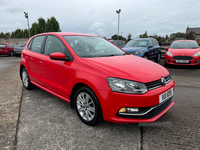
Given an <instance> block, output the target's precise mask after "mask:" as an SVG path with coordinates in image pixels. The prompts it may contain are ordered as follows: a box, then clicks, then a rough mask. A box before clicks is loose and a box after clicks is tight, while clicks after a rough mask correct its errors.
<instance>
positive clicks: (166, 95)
mask: <svg viewBox="0 0 200 150" xmlns="http://www.w3.org/2000/svg"><path fill="white" fill-rule="evenodd" d="M173 95H174V93H173V88H171V89H169V90H168V91H167V92H165V93H163V94H160V95H159V103H162V102H164V101H165V100H167V99H168V98H170V97H172V96H173Z"/></svg>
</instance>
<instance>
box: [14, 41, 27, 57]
mask: <svg viewBox="0 0 200 150" xmlns="http://www.w3.org/2000/svg"><path fill="white" fill-rule="evenodd" d="M25 46H26V43H18V44H17V45H16V46H15V50H14V55H15V56H20V55H21V53H22V51H23V50H24V48H25Z"/></svg>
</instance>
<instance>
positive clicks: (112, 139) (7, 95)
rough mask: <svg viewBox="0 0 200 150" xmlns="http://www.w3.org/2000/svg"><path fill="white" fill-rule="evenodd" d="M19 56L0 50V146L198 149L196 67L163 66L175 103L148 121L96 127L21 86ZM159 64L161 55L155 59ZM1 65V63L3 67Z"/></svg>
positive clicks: (199, 86) (38, 91) (50, 98)
mask: <svg viewBox="0 0 200 150" xmlns="http://www.w3.org/2000/svg"><path fill="white" fill-rule="evenodd" d="M19 61H20V58H19V57H18V58H16V57H2V56H0V79H1V80H0V88H1V90H0V120H1V122H0V149H2V150H4V149H6V150H7V149H9V150H10V149H17V150H27V149H30V150H32V149H34V150H35V149H38V150H39V149H42V150H47V149H48V150H49V149H84V150H85V149H97V150H99V149H100V150H101V149H112V150H113V149H133V150H161V149H162V150H165V149H166V150H174V149H181V150H182V149H186V150H190V149H191V150H200V124H199V123H200V111H199V110H200V101H199V97H200V79H199V75H200V69H196V68H190V67H169V68H167V69H168V70H169V71H170V73H171V76H172V79H173V80H174V81H175V83H176V86H175V95H174V98H173V100H174V102H175V105H174V106H173V107H172V108H171V109H170V110H169V111H168V112H167V113H166V114H164V115H163V116H162V117H161V118H159V119H158V120H157V121H155V122H153V123H140V124H115V123H109V122H106V121H104V122H103V123H101V124H100V125H98V126H96V127H90V126H87V125H85V124H83V123H82V122H81V121H80V119H79V118H78V116H77V114H76V111H75V110H74V109H71V108H70V105H69V104H68V103H67V102H65V101H63V100H61V99H59V98H57V97H55V96H53V95H51V94H49V93H47V92H45V91H44V90H42V89H40V88H35V89H34V90H30V91H28V90H25V89H23V88H22V83H21V81H20V79H19V72H18V71H19V70H18V68H19V67H18V65H19ZM160 64H161V65H163V59H162V60H161V62H160ZM5 66H6V67H5Z"/></svg>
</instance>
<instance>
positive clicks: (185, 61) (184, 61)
mask: <svg viewBox="0 0 200 150" xmlns="http://www.w3.org/2000/svg"><path fill="white" fill-rule="evenodd" d="M188 62H189V61H188V60H176V63H184V64H186V63H188Z"/></svg>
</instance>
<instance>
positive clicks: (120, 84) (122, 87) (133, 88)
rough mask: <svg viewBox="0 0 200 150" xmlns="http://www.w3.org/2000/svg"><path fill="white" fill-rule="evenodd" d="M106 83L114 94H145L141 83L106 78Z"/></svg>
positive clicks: (145, 89)
mask: <svg viewBox="0 0 200 150" xmlns="http://www.w3.org/2000/svg"><path fill="white" fill-rule="evenodd" d="M107 82H108V84H109V86H110V88H111V89H112V91H114V92H120V93H129V94H144V93H146V92H147V88H146V86H145V85H144V84H143V83H139V82H134V81H129V80H123V79H117V78H110V77H109V78H107Z"/></svg>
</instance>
